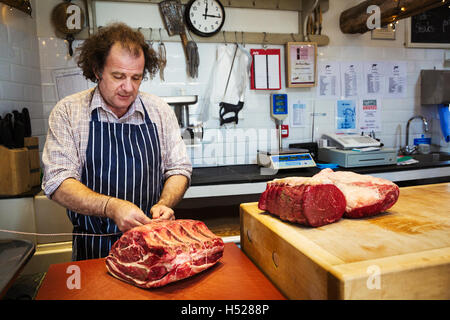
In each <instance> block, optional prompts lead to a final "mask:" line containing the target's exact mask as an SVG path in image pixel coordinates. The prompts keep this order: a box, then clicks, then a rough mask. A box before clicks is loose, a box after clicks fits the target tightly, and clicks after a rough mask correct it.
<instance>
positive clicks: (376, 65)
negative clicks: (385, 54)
mask: <svg viewBox="0 0 450 320" xmlns="http://www.w3.org/2000/svg"><path fill="white" fill-rule="evenodd" d="M364 87H365V90H364V91H365V94H366V95H368V96H371V97H373V96H375V97H381V96H382V95H383V94H384V64H383V63H381V62H366V63H364Z"/></svg>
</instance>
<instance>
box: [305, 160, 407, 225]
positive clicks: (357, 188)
mask: <svg viewBox="0 0 450 320" xmlns="http://www.w3.org/2000/svg"><path fill="white" fill-rule="evenodd" d="M313 178H324V179H329V180H331V181H332V182H333V183H334V184H335V185H336V186H337V187H338V188H339V189H340V190H341V191H342V193H343V194H344V195H345V199H346V202H347V206H346V208H345V213H344V217H347V218H363V217H369V216H373V215H376V214H379V213H381V212H383V211H386V210H387V209H389V208H391V207H392V206H393V205H394V204H395V203H396V202H397V200H398V197H399V195H400V190H399V188H398V186H397V185H396V184H395V183H393V182H391V181H389V180H386V179H382V178H376V177H372V176H369V175H362V174H357V173H354V172H350V171H336V172H334V171H333V170H331V169H329V168H327V169H323V170H322V171H320V172H319V173H318V174H316V175H315V176H313Z"/></svg>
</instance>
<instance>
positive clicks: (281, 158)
mask: <svg viewBox="0 0 450 320" xmlns="http://www.w3.org/2000/svg"><path fill="white" fill-rule="evenodd" d="M271 160H272V163H273V167H274V168H278V169H282V168H300V167H315V166H316V163H315V162H314V160H313V159H312V157H311V155H310V154H309V153H304V154H290V155H273V156H271Z"/></svg>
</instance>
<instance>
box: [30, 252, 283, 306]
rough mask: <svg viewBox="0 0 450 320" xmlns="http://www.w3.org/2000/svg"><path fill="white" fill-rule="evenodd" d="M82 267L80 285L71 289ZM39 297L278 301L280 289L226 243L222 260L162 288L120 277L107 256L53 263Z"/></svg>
mask: <svg viewBox="0 0 450 320" xmlns="http://www.w3.org/2000/svg"><path fill="white" fill-rule="evenodd" d="M70 266H78V267H79V270H80V288H79V289H77V288H73V289H69V288H68V286H67V282H69V284H71V285H73V284H74V283H75V282H74V281H72V279H73V278H70V279H69V277H71V276H73V275H74V271H73V269H68V268H69V267H70ZM36 299H37V300H79V299H83V300H128V299H133V300H142V299H150V300H161V299H164V300H170V299H173V300H235V299H240V300H278V299H286V298H285V297H284V296H283V295H282V294H281V293H280V291H278V289H277V288H276V287H275V286H274V285H273V284H272V283H271V282H270V281H269V280H268V279H267V278H266V277H265V276H264V275H263V274H262V272H261V271H259V269H258V268H257V267H256V266H255V265H254V264H253V263H251V261H250V260H249V259H248V258H247V256H246V255H245V254H244V253H243V252H242V251H241V250H240V249H239V248H238V247H237V246H236V245H235V244H234V243H226V244H225V250H224V254H223V257H222V259H221V260H220V262H218V263H217V264H216V265H215V266H213V267H212V268H210V269H207V270H205V271H203V272H201V273H199V274H197V275H195V276H193V277H190V278H187V279H184V280H180V281H177V282H173V283H170V284H168V285H166V286H164V287H161V288H155V289H141V288H138V287H135V286H133V285H131V284H128V283H126V282H123V281H121V280H118V279H116V278H114V277H113V276H111V275H110V274H109V273H108V272H107V271H106V266H105V259H93V260H84V261H77V262H69V263H61V264H53V265H51V266H50V268H49V270H48V272H47V274H46V275H45V279H44V281H43V283H42V285H41V287H40V289H39V292H38V294H37V296H36Z"/></svg>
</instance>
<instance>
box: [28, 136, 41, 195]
mask: <svg viewBox="0 0 450 320" xmlns="http://www.w3.org/2000/svg"><path fill="white" fill-rule="evenodd" d="M24 146H25V148H27V149H28V154H29V160H30V161H29V164H30V185H31V187H35V186H38V185H40V184H41V161H40V158H39V137H25V138H24Z"/></svg>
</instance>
